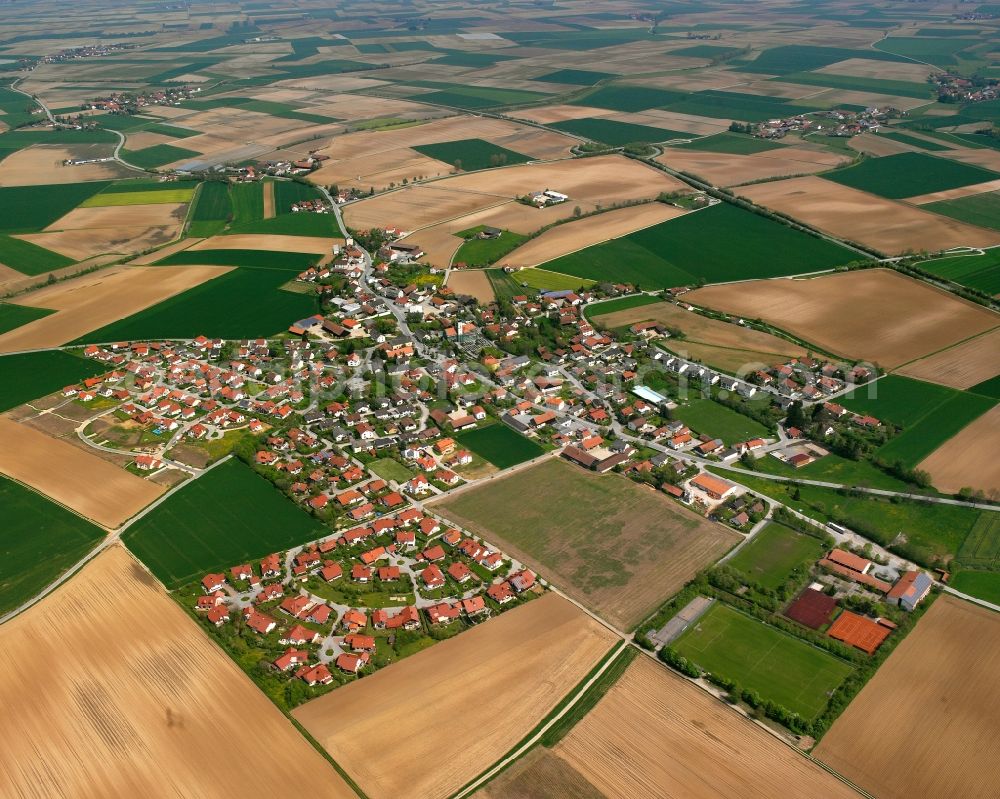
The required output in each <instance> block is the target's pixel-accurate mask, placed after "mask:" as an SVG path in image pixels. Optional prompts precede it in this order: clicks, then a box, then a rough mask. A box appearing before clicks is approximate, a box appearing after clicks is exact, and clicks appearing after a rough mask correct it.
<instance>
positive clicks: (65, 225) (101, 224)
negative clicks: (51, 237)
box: [45, 203, 187, 233]
mask: <svg viewBox="0 0 1000 799" xmlns="http://www.w3.org/2000/svg"><path fill="white" fill-rule="evenodd" d="M186 210H187V203H153V204H152V205H108V206H100V207H95V208H74V209H73V210H72V211H70V212H69V213H68V214H66V215H65V216H62V217H60V218H59V219H57V220H56V221H55V222H53V223H52V224H51V225H49V226H48V227H47V228H45V232H47V233H51V232H52V231H57V230H81V229H84V230H94V229H101V228H114V227H118V228H146V227H156V226H165V225H177V224H178V223H179V222H181V221H183V219H184V214H185V212H186Z"/></svg>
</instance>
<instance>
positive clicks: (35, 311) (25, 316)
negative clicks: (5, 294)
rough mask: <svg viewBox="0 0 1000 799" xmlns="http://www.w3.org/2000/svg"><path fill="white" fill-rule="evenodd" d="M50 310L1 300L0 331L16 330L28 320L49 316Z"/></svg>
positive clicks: (32, 320)
mask: <svg viewBox="0 0 1000 799" xmlns="http://www.w3.org/2000/svg"><path fill="white" fill-rule="evenodd" d="M50 313H55V311H50V310H48V309H47V308H33V307H32V306H30V305H15V304H14V303H10V302H0V333H6V332H7V331H8V330H14V329H16V328H18V327H20V326H21V325H26V324H28V322H34V321H35V320H36V319H41V318H42V317H43V316H48V315H49V314H50Z"/></svg>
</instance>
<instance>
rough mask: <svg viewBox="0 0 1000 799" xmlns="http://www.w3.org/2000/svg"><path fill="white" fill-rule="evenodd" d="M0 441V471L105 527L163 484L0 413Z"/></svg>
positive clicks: (143, 503) (129, 513)
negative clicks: (156, 483) (139, 475)
mask: <svg viewBox="0 0 1000 799" xmlns="http://www.w3.org/2000/svg"><path fill="white" fill-rule="evenodd" d="M0 441H3V447H0V472H2V473H3V474H5V475H7V476H8V477H12V478H13V479H15V480H17V481H18V482H21V483H24V484H25V485H28V486H31V487H32V488H34V489H35V490H36V491H38V492H39V493H41V494H45V496H47V497H49V498H51V499H54V500H55V501H56V502H58V503H59V504H61V505H65V506H66V507H68V508H70V509H71V510H74V511H76V512H77V513H79V514H80V515H81V516H86V517H87V518H88V519H92V520H93V521H95V522H97V523H98V524H100V525H102V526H104V527H107V528H109V529H114V528H116V527H119V526H121V525H122V523H124V522H125V521H126V520H128V519H130V518H131V517H132V516H135V514H137V513H138V512H139V511H141V510H142V509H143V508H145V507H146V506H147V505H148V504H149V503H151V502H153V500H155V499H156V498H157V497H159V496H160V495H161V494H162V493H163V490H164V489H163V486H158V485H155V484H154V483H150V482H149V481H148V480H143V479H142V478H141V477H136V476H135V475H134V474H131V473H130V472H127V471H125V470H124V469H120V468H118V467H117V466H114V465H112V464H110V463H108V462H107V461H105V460H103V459H102V458H99V457H98V456H96V455H92V454H91V453H89V452H86V451H85V450H83V449H80V448H79V447H74V446H73V445H72V444H69V443H67V442H66V441H60V440H59V439H58V438H52V437H51V436H47V435H45V433H42V432H39V431H38V430H35V429H34V428H31V427H28V426H27V425H25V424H19V423H18V422H14V421H12V420H10V419H8V418H6V417H3V416H0Z"/></svg>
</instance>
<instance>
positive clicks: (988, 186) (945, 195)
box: [906, 180, 1000, 205]
mask: <svg viewBox="0 0 1000 799" xmlns="http://www.w3.org/2000/svg"><path fill="white" fill-rule="evenodd" d="M998 189H1000V180H990V181H987V182H986V183H975V184H973V185H972V186H959V187H958V188H957V189H948V190H947V191H934V192H931V193H930V194H921V195H920V196H918V197H907V198H906V202H908V203H913V204H914V205H923V204H924V203H936V202H940V201H942V200H959V199H961V198H962V197H971V196H972V195H973V194H983V193H985V192H988V191H997V190H998Z"/></svg>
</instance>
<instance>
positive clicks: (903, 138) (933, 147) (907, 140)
mask: <svg viewBox="0 0 1000 799" xmlns="http://www.w3.org/2000/svg"><path fill="white" fill-rule="evenodd" d="M878 135H879V136H881V137H882V138H883V139H891V140H892V141H898V142H900V143H902V144H909V145H910V146H911V147H919V148H920V149H921V150H930V151H931V152H939V151H941V150H944V151H945V152H947V151H948V150H950V149H952V148H950V147H946V146H945V145H943V144H939V143H938V142H936V141H930V140H929V139H921V138H920V137H919V136H910V135H909V134H907V133H898V132H897V131H894V130H893V131H889V132H888V133H882V132H880V133H879V134H878ZM922 207H923V208H926V207H928V206H922Z"/></svg>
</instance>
